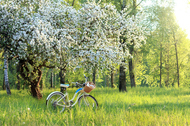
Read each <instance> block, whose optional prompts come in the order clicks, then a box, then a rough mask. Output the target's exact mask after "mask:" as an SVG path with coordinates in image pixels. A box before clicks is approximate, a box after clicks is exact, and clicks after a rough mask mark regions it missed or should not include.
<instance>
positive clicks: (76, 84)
mask: <svg viewBox="0 0 190 126" xmlns="http://www.w3.org/2000/svg"><path fill="white" fill-rule="evenodd" d="M84 77H85V83H86V82H87V81H88V77H86V76H85V74H84ZM71 83H72V84H75V86H76V87H78V86H82V87H84V86H85V83H83V84H80V83H79V82H71Z"/></svg>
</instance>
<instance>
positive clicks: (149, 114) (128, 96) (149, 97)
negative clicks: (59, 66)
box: [0, 88, 190, 126]
mask: <svg viewBox="0 0 190 126" xmlns="http://www.w3.org/2000/svg"><path fill="white" fill-rule="evenodd" d="M57 90H59V89H57ZM75 90H76V89H69V90H68V92H69V93H70V96H71V97H72V96H73V93H74V92H75ZM52 91H54V89H51V90H48V89H46V90H44V91H43V98H42V99H41V100H37V99H34V98H33V97H31V96H30V95H29V94H28V93H27V91H26V90H24V91H23V90H21V91H17V90H12V95H11V96H7V94H6V91H0V125H2V126H17V125H18V126H20V125H27V126H35V125H36V126H37V125H38V126H65V125H69V126H74V125H76V126H92V125H96V126H125V125H126V126H136V125H137V126H143V125H146V126H148V125H152V126H161V125H165V126H168V125H172V126H175V125H177V126H184V125H190V89H189V88H132V89H131V88H128V92H127V93H120V92H118V89H110V88H96V89H95V90H94V91H92V92H91V95H93V96H94V97H95V98H96V99H97V101H98V103H99V109H98V110H97V111H96V112H89V111H81V110H79V109H78V107H77V106H76V107H74V108H72V109H71V110H69V111H65V112H64V113H62V114H57V115H56V114H50V113H49V112H48V111H47V109H46V105H45V102H46V101H45V100H46V97H47V96H48V94H49V93H51V92H52Z"/></svg>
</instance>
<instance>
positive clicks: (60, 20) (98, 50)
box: [0, 0, 142, 98]
mask: <svg viewBox="0 0 190 126" xmlns="http://www.w3.org/2000/svg"><path fill="white" fill-rule="evenodd" d="M126 15H127V13H126V11H123V12H121V13H119V12H118V11H117V10H116V8H115V7H114V6H112V5H109V4H105V5H99V4H96V3H95V2H87V3H85V4H82V6H81V8H80V9H79V10H76V9H74V8H73V7H72V6H69V5H68V4H67V3H66V2H64V1H61V0H57V1H56V2H55V1H51V0H23V1H8V2H6V3H5V2H4V1H2V2H1V1H0V27H1V29H0V35H1V38H3V39H4V40H5V41H3V42H1V48H6V49H7V50H8V51H9V54H10V55H9V56H10V58H11V57H15V58H16V59H17V60H18V64H19V67H18V68H19V69H20V74H21V76H22V77H23V78H24V79H25V80H26V81H27V82H28V84H29V85H30V88H31V94H32V95H33V96H34V97H37V98H41V97H42V95H41V93H40V90H39V83H40V81H41V77H42V71H41V68H42V67H48V68H55V67H59V68H60V69H65V68H66V67H67V66H68V64H69V65H70V66H75V67H76V66H78V65H81V64H82V65H88V62H91V66H95V65H96V66H97V67H98V66H107V65H108V64H111V63H120V62H122V60H123V59H124V58H125V57H127V56H129V52H128V49H127V47H126V43H122V42H120V41H121V35H122V36H124V35H125V38H126V39H127V40H128V44H130V40H131V38H134V37H135V40H138V41H136V43H137V45H138V44H139V43H140V41H142V39H141V35H139V33H140V34H141V33H142V32H138V33H136V31H139V30H138V29H137V30H136V27H133V26H135V24H134V21H133V20H132V19H131V18H126ZM123 48H126V49H125V51H122V50H123Z"/></svg>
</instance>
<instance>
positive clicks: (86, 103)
mask: <svg viewBox="0 0 190 126" xmlns="http://www.w3.org/2000/svg"><path fill="white" fill-rule="evenodd" d="M78 104H79V107H80V108H81V109H83V110H85V109H90V110H96V109H98V102H97V100H96V99H95V98H94V97H93V96H91V95H82V96H80V98H79V100H78Z"/></svg>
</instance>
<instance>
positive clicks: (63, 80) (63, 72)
mask: <svg viewBox="0 0 190 126" xmlns="http://www.w3.org/2000/svg"><path fill="white" fill-rule="evenodd" d="M65 75H66V69H61V70H60V72H59V77H60V83H61V84H65Z"/></svg>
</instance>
